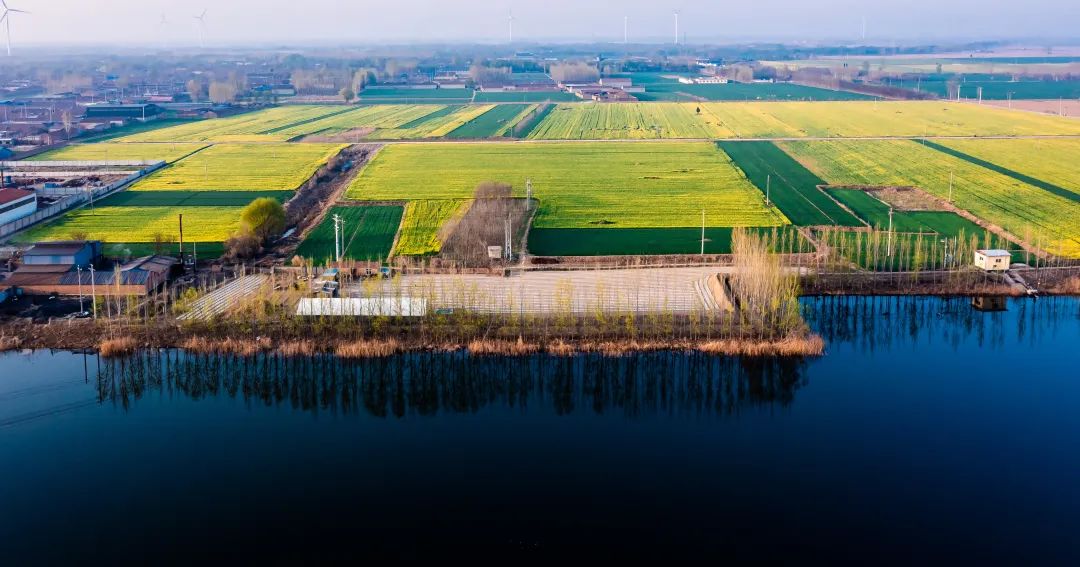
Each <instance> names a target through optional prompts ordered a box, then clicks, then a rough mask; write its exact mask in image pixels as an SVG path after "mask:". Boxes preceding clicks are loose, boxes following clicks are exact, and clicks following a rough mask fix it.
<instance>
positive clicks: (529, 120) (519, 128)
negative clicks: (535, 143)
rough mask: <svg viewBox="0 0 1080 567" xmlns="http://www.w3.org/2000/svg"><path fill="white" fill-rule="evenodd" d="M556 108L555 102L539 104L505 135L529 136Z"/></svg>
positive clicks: (512, 136)
mask: <svg viewBox="0 0 1080 567" xmlns="http://www.w3.org/2000/svg"><path fill="white" fill-rule="evenodd" d="M554 110H555V105H554V104H538V105H536V108H534V109H533V110H532V111H531V112H529V113H528V114H526V115H525V116H523V117H522V118H521V119H519V120H518V122H517V124H515V125H514V127H513V129H511V130H510V131H509V132H507V133H506V134H505V135H506V136H508V137H511V138H518V139H522V138H528V137H529V134H530V133H532V131H533V130H534V129H535V128H536V127H537V126H538V125H539V124H540V123H541V122H543V121H544V119H545V118H547V115H548V114H551V112H552V111H554Z"/></svg>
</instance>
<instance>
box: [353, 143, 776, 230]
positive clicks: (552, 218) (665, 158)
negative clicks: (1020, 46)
mask: <svg viewBox="0 0 1080 567" xmlns="http://www.w3.org/2000/svg"><path fill="white" fill-rule="evenodd" d="M525 177H529V178H531V179H532V181H533V187H534V196H535V197H536V198H537V199H538V200H539V209H538V212H537V216H536V219H535V222H534V223H533V226H535V227H538V228H597V227H606V228H625V227H635V228H647V227H694V226H697V227H700V226H701V222H702V219H701V211H702V209H705V212H706V225H707V226H713V227H734V226H777V225H782V224H787V223H788V220H787V219H786V218H785V217H784V216H783V215H782V214H781V213H780V212H779V211H777V210H776V209H774V208H767V207H765V204H764V196H763V195H762V194H761V192H760V191H758V190H757V188H756V187H754V185H753V184H751V183H750V182H749V181H748V180H747V179H746V177H745V176H744V175H743V174H742V172H741V171H739V170H738V168H736V167H735V166H734V164H733V163H732V162H731V160H730V159H729V158H728V157H727V155H725V154H724V153H723V152H721V151H720V150H719V149H718V148H717V147H716V146H715V145H714V144H712V143H707V142H702V143H666V142H657V143H649V142H645V143H640V142H639V143H615V142H610V143H602V142H597V143H565V144H556V143H544V144H527V143H523V144H448V143H441V144H399V145H391V146H387V147H385V148H383V149H382V150H381V151H380V152H379V154H378V156H376V158H375V159H373V160H372V161H371V162H370V163H368V165H367V166H366V167H365V168H364V170H363V171H362V172H361V173H360V174H359V175H358V176H357V177H356V179H355V180H354V181H353V184H352V186H350V187H349V189H348V191H347V193H346V198H348V199H355V200H368V201H370V200H424V199H468V198H470V197H472V195H473V190H474V189H475V187H476V186H477V185H478V184H479V183H481V182H483V181H502V182H505V183H510V184H511V185H513V187H514V195H515V196H519V197H522V196H525V179H524V178H525ZM408 216H409V213H408V211H406V217H408Z"/></svg>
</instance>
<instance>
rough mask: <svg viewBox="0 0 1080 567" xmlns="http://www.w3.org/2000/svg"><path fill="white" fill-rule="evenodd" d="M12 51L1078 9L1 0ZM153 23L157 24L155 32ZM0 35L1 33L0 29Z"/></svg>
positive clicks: (1062, 34)
mask: <svg viewBox="0 0 1080 567" xmlns="http://www.w3.org/2000/svg"><path fill="white" fill-rule="evenodd" d="M7 2H8V5H9V6H10V7H12V8H18V9H21V10H27V11H30V12H32V13H31V14H13V20H12V24H13V26H12V32H13V33H12V35H13V39H14V41H15V42H16V43H23V44H27V45H29V44H37V45H49V44H57V45H59V44H78V43H98V44H100V43H115V44H156V43H161V42H164V41H168V42H171V43H174V44H177V45H179V44H196V43H198V27H197V22H196V20H195V19H194V17H193V16H195V15H197V14H198V13H200V12H201V11H202V10H203V9H204V8H206V9H207V15H206V20H205V21H206V24H205V33H206V42H207V43H208V44H214V45H225V44H242V43H267V42H273V43H282V44H300V43H312V42H323V43H326V42H343V43H353V44H361V43H378V42H394V43H406V42H418V41H423V42H435V41H446V42H471V41H475V42H484V43H492V42H505V41H506V40H507V38H508V35H509V30H508V27H509V26H508V21H507V19H508V14H509V12H510V11H511V10H512V11H513V14H514V18H515V21H514V38H515V40H519V41H522V42H530V41H621V40H622V34H623V17H624V16H627V17H629V19H630V37H631V40H632V41H640V42H650V43H657V42H664V41H668V42H670V41H672V40H673V39H674V35H675V32H674V28H675V24H674V15H673V11H674V10H680V11H681V13H682V16H681V18H680V32H681V34H682V35H684V36H685V38H686V40H687V41H689V42H692V43H694V42H704V41H708V42H710V43H719V42H734V41H747V40H783V41H799V40H803V41H818V40H832V41H851V42H857V41H859V40H860V39H861V36H862V25H863V24H862V22H863V18H864V17H865V18H866V30H867V34H866V36H867V40H868V41H869V42H875V41H876V42H881V43H883V42H888V41H935V42H946V41H949V40H956V41H966V40H972V39H980V38H986V39H1007V38H1026V39H1029V40H1030V39H1036V40H1037V39H1038V38H1048V41H1049V39H1050V38H1052V39H1054V40H1060V39H1063V38H1064V39H1068V38H1076V37H1077V36H1078V34H1077V31H1076V27H1075V22H1077V21H1080V2H1075V1H1066V0H1030V1H1028V2H1006V1H1004V0H984V1H975V0H953V1H951V2H941V1H940V0H907V1H905V2H870V1H868V0H863V1H856V0H811V1H805V0H803V1H795V0H755V1H754V2H719V1H716V0H671V1H663V0H545V1H543V2H534V1H522V0H496V1H487V0H473V1H463V0H397V1H394V2H387V1H386V0H353V1H350V2H342V1H340V0H216V1H213V2H211V1H209V0H159V1H157V2H155V1H153V0H151V1H146V0H107V1H103V0H90V1H88V0H7ZM162 14H164V15H165V23H164V24H162ZM0 35H2V30H0Z"/></svg>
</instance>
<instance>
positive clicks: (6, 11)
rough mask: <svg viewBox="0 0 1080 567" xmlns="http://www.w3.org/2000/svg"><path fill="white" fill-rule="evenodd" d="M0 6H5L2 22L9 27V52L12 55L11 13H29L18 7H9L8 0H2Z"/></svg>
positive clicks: (0, 19)
mask: <svg viewBox="0 0 1080 567" xmlns="http://www.w3.org/2000/svg"><path fill="white" fill-rule="evenodd" d="M0 7H3V9H4V14H3V15H2V16H0V22H4V27H5V28H7V54H8V57H11V14H13V13H15V14H29V13H30V12H27V11H26V10H19V9H17V8H9V7H8V5H7V0H0Z"/></svg>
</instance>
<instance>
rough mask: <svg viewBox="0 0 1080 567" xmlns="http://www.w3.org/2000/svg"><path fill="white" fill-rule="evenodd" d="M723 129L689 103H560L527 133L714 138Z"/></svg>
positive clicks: (555, 137) (538, 137) (539, 136)
mask: <svg viewBox="0 0 1080 567" xmlns="http://www.w3.org/2000/svg"><path fill="white" fill-rule="evenodd" d="M723 135H724V131H723V130H721V129H719V128H716V127H713V126H712V125H710V124H708V123H707V122H706V121H705V120H703V119H702V118H701V117H700V116H699V115H696V114H695V107H694V105H693V104H664V103H614V104H597V103H584V104H560V105H557V106H556V107H555V109H554V110H552V111H551V113H550V114H548V115H547V117H546V118H544V120H543V121H542V122H540V123H539V124H537V125H536V127H534V128H533V130H532V131H531V132H530V133H529V138H530V139H536V140H629V139H658V138H717V137H723Z"/></svg>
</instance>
